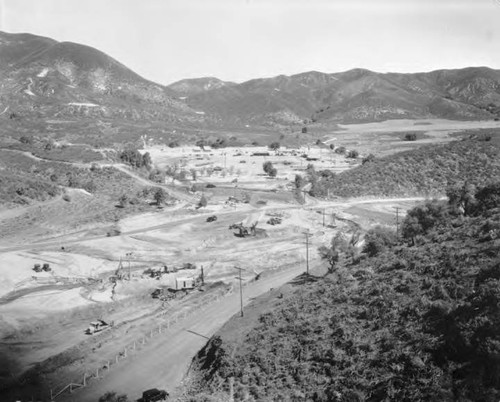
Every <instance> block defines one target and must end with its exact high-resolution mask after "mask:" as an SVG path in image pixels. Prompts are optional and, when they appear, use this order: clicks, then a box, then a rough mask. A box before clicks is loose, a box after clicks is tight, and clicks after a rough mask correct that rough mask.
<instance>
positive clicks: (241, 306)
mask: <svg viewBox="0 0 500 402" xmlns="http://www.w3.org/2000/svg"><path fill="white" fill-rule="evenodd" d="M234 268H235V269H237V270H238V272H239V275H238V277H237V278H236V279H238V280H239V281H240V314H241V316H242V317H243V286H242V285H241V270H242V269H243V268H240V267H234Z"/></svg>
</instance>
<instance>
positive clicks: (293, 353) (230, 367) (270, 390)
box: [178, 184, 500, 401]
mask: <svg viewBox="0 0 500 402" xmlns="http://www.w3.org/2000/svg"><path fill="white" fill-rule="evenodd" d="M499 196H500V186H499V184H497V185H496V186H491V187H488V188H484V189H480V190H479V191H478V192H477V193H476V196H475V201H474V203H473V204H474V205H475V209H473V210H472V212H471V213H470V215H466V216H462V215H460V214H459V213H457V212H456V210H455V209H454V208H453V207H452V206H451V205H450V207H449V208H448V207H447V206H446V205H442V204H441V205H440V204H436V203H430V204H429V205H427V206H425V207H417V208H415V209H414V210H412V211H410V213H409V215H410V216H411V219H409V220H407V221H406V222H405V223H404V224H403V238H402V239H401V240H400V241H398V242H396V243H395V244H392V245H390V244H386V247H385V249H384V248H382V247H380V248H378V250H377V252H376V253H373V252H372V253H371V254H375V255H374V256H373V257H368V254H366V253H365V254H363V255H361V257H359V258H349V256H347V255H346V256H345V257H344V258H343V259H341V260H342V261H343V262H341V263H339V264H337V266H336V267H335V269H334V272H333V273H332V274H330V275H327V276H326V277H321V278H320V277H317V278H311V280H309V281H295V283H292V284H291V285H289V287H288V289H283V293H282V297H281V298H279V297H276V294H275V295H274V297H271V296H269V297H268V300H266V301H265V302H262V303H259V302H258V301H256V302H255V303H254V306H255V307H254V310H253V311H250V312H249V313H248V316H249V317H247V318H244V319H242V318H239V317H235V318H233V320H232V321H231V322H229V323H228V324H226V325H225V326H224V327H223V328H222V329H221V331H219V333H218V334H217V335H216V336H214V337H213V338H212V339H211V340H210V341H209V342H208V344H207V345H206V346H205V347H204V348H203V349H202V350H201V351H200V352H199V353H198V355H197V357H196V358H195V359H194V360H193V369H192V371H191V374H190V379H189V385H188V386H187V388H186V389H185V390H184V394H183V396H182V397H181V398H179V399H178V400H180V401H187V400H189V401H212V400H213V401H215V400H231V399H230V397H231V396H233V397H234V400H235V401H243V400H245V401H278V400H280V401H285V400H286V401H299V400H300V401H304V400H307V401H381V400H384V401H424V400H425V401H453V400H462V401H473V400H474V401H479V400H481V401H492V400H498V398H499V396H500V382H499V378H500V376H499V374H500V365H499V360H498V356H499V352H500V350H499V346H498V345H499V344H500V339H499V333H500V326H499V325H500V315H499V312H500V310H499V306H500V294H499V291H498V289H499V285H500V283H499V277H500V275H499V269H500V257H499V252H500V240H499V239H500V210H499V208H500V202H499V199H500V198H499ZM422 212H425V213H422ZM429 218H431V219H429ZM415 219H416V220H415ZM416 222H418V224H419V225H422V226H421V228H424V229H425V230H423V231H421V232H420V234H419V235H418V237H417V240H415V238H414V236H415V231H414V230H413V229H414V228H415V223H416ZM412 228H413V229H412ZM393 236H394V235H393ZM379 239H382V238H381V237H379ZM378 244H379V245H380V244H381V241H380V242H379V243H378ZM251 309H252V307H251V308H250V309H249V310H251ZM256 317H257V318H256ZM230 390H232V393H233V395H230Z"/></svg>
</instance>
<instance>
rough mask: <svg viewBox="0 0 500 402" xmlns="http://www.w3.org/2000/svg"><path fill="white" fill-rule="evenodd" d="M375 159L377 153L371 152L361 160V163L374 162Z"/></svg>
mask: <svg viewBox="0 0 500 402" xmlns="http://www.w3.org/2000/svg"><path fill="white" fill-rule="evenodd" d="M374 160H375V155H373V154H369V155H367V156H365V157H364V158H363V160H362V161H361V164H362V165H364V164H365V163H368V162H373V161H374Z"/></svg>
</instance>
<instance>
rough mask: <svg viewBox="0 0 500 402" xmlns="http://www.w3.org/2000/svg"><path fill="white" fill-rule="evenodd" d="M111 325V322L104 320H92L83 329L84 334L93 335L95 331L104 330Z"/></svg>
mask: <svg viewBox="0 0 500 402" xmlns="http://www.w3.org/2000/svg"><path fill="white" fill-rule="evenodd" d="M112 326H113V322H111V323H110V324H108V323H107V322H106V321H104V320H101V319H99V320H97V321H92V322H91V323H90V325H89V327H88V328H87V329H86V330H85V334H87V335H93V334H95V333H97V332H101V331H104V330H105V329H108V328H111V327H112Z"/></svg>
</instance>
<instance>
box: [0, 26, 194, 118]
mask: <svg viewBox="0 0 500 402" xmlns="http://www.w3.org/2000/svg"><path fill="white" fill-rule="evenodd" d="M6 110H7V111H6ZM4 111H6V113H8V114H9V115H10V114H11V113H15V114H16V115H17V116H24V117H26V118H28V117H33V116H38V117H54V116H56V117H61V116H80V115H81V116H91V117H112V118H125V119H132V120H133V119H144V118H155V119H160V120H173V121H175V120H187V121H199V120H200V119H201V118H202V117H201V116H200V115H199V114H196V113H195V112H194V111H193V110H191V109H190V108H189V107H187V106H186V105H185V104H184V103H182V102H179V101H176V100H174V99H173V98H172V97H171V96H170V94H169V91H168V90H167V89H166V88H165V87H163V86H161V85H158V84H155V83H153V82H150V81H148V80H146V79H144V78H142V77H140V76H139V75H137V74H136V73H134V72H133V71H131V70H130V69H128V68H127V67H125V66H124V65H123V64H121V63H119V62H118V61H117V60H115V59H113V58H112V57H110V56H108V55H106V54H105V53H103V52H101V51H99V50H97V49H94V48H92V47H89V46H84V45H80V44H76V43H71V42H57V41H55V40H52V39H49V38H43V37H39V36H36V35H30V34H9V33H4V32H0V113H2V112H4ZM4 117H5V116H4Z"/></svg>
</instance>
